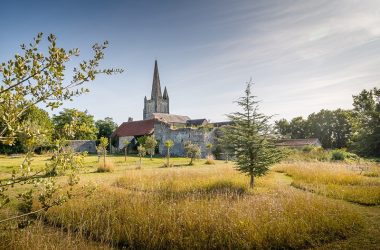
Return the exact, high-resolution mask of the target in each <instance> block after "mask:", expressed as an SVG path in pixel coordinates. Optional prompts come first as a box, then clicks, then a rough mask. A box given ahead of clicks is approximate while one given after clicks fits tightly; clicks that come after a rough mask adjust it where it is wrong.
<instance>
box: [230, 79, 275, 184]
mask: <svg viewBox="0 0 380 250" xmlns="http://www.w3.org/2000/svg"><path fill="white" fill-rule="evenodd" d="M251 85H252V82H251V81H250V82H248V83H247V88H246V90H245V96H244V97H241V98H239V100H238V101H237V104H238V105H239V106H240V107H241V108H242V110H243V111H242V112H235V113H232V114H230V115H228V117H229V119H230V120H231V121H232V125H228V126H226V127H225V128H224V129H223V141H224V143H228V144H229V147H230V148H232V149H233V151H234V153H235V157H236V165H237V169H238V170H239V171H240V172H243V173H246V174H247V175H248V176H249V177H250V187H251V188H253V186H254V181H255V179H254V177H255V176H262V175H264V174H266V173H267V171H268V170H269V166H271V165H272V164H275V163H277V162H279V160H280V158H281V154H280V151H279V150H278V149H276V147H275V145H274V143H273V142H272V140H271V138H270V131H271V128H270V125H269V119H270V118H271V117H270V116H265V115H264V114H261V113H259V112H258V109H259V106H258V102H257V101H255V96H253V95H251Z"/></svg>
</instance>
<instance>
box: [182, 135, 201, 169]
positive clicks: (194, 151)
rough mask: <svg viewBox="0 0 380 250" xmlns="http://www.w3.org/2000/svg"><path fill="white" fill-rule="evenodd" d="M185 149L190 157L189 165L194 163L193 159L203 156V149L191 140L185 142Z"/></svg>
mask: <svg viewBox="0 0 380 250" xmlns="http://www.w3.org/2000/svg"><path fill="white" fill-rule="evenodd" d="M184 150H185V154H186V156H187V157H189V158H190V162H189V165H190V166H191V165H193V161H194V160H195V159H198V158H200V157H201V149H200V147H199V146H198V145H196V144H193V143H192V142H190V141H187V142H185V143H184Z"/></svg>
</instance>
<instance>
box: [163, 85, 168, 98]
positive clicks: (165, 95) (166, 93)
mask: <svg viewBox="0 0 380 250" xmlns="http://www.w3.org/2000/svg"><path fill="white" fill-rule="evenodd" d="M163 97H164V99H165V100H167V99H169V95H168V90H167V89H166V86H165V89H164V96H163Z"/></svg>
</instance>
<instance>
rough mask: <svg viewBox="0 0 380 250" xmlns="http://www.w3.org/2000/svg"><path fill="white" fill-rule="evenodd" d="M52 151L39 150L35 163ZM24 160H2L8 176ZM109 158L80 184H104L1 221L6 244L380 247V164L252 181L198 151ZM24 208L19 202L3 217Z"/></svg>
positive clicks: (303, 166)
mask: <svg viewBox="0 0 380 250" xmlns="http://www.w3.org/2000/svg"><path fill="white" fill-rule="evenodd" d="M47 159H48V157H37V158H36V160H35V162H34V165H35V168H36V169H38V168H43V167H44V165H45V163H46V162H47ZM21 160H22V159H21V158H9V157H2V158H0V172H1V174H2V176H7V175H9V174H10V173H11V171H12V169H14V168H17V166H18V165H19V164H20V161H21ZM109 161H111V162H112V164H113V171H112V172H104V173H98V172H96V171H97V167H98V163H97V157H95V156H88V157H87V158H86V164H85V165H86V166H85V167H84V169H83V170H82V174H81V175H80V177H81V182H80V184H79V185H78V190H81V187H82V186H86V187H91V188H92V189H93V190H95V191H94V192H93V193H92V194H90V195H89V194H87V192H82V193H81V192H79V196H76V197H75V198H73V199H71V200H70V201H68V202H67V203H65V204H64V205H62V206H59V207H54V208H51V209H49V210H48V211H47V212H46V213H43V214H40V215H39V216H38V218H37V219H36V220H35V222H34V223H33V224H32V225H30V226H28V227H26V228H24V229H14V230H3V229H0V230H1V231H0V242H1V246H0V248H1V249H114V248H116V249H118V248H122V249H168V248H176V249H205V248H206V249H221V248H222V249H225V248H227V249H270V248H271V249H306V248H316V249H378V248H380V207H379V198H380V194H379V189H380V184H379V183H380V177H379V171H380V167H379V166H378V165H375V164H369V163H360V164H361V165H357V164H354V163H330V162H318V161H308V162H304V161H299V160H297V161H294V162H284V163H281V164H278V165H276V166H274V167H273V169H272V170H271V171H270V172H269V173H268V175H266V176H263V177H260V178H258V179H257V182H256V187H255V188H254V189H249V187H248V181H249V180H248V177H246V176H245V175H243V174H241V173H239V172H237V171H236V170H235V169H234V167H233V164H232V163H225V162H223V161H215V164H214V165H207V164H205V160H204V159H201V160H198V161H197V162H196V163H195V165H194V166H186V163H188V159H185V158H173V159H172V163H174V165H175V166H174V167H171V168H164V167H162V166H163V163H164V159H161V158H154V159H153V160H150V159H148V158H145V159H144V160H143V165H142V169H136V167H137V165H138V158H136V157H128V159H127V162H124V157H122V156H112V157H109ZM23 188H24V187H17V190H21V189H23ZM35 208H37V205H36V206H35ZM17 213H18V211H17V203H16V202H14V203H12V204H10V206H9V207H8V208H7V209H3V210H2V211H0V218H5V217H7V216H10V215H12V214H17ZM5 226H6V225H0V227H2V228H3V227H5ZM8 226H9V225H8ZM10 226H11V225H10Z"/></svg>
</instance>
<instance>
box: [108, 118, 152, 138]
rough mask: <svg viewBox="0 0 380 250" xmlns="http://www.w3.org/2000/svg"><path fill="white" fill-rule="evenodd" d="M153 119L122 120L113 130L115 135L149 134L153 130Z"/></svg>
mask: <svg viewBox="0 0 380 250" xmlns="http://www.w3.org/2000/svg"><path fill="white" fill-rule="evenodd" d="M154 122H155V121H154V119H151V120H142V121H134V122H123V123H122V124H121V125H120V126H119V127H118V128H117V129H116V130H115V132H113V135H114V136H115V135H116V136H119V137H122V136H137V135H150V134H152V133H153V131H154Z"/></svg>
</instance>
